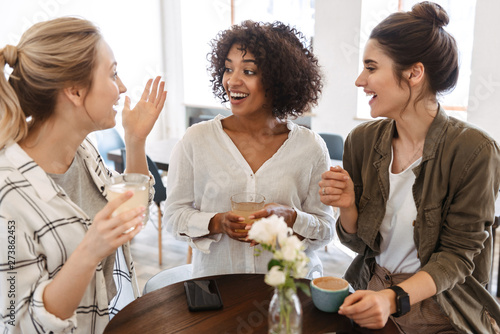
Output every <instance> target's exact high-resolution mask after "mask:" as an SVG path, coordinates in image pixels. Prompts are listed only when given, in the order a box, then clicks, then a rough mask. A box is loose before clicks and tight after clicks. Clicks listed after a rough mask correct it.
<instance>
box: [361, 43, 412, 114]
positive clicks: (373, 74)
mask: <svg viewBox="0 0 500 334" xmlns="http://www.w3.org/2000/svg"><path fill="white" fill-rule="evenodd" d="M363 65H364V68H363V71H361V73H360V74H359V76H358V78H357V79H356V82H355V84H356V86H358V87H362V88H363V90H364V92H365V93H366V95H367V96H372V98H371V99H370V101H369V104H370V107H371V116H372V117H374V118H376V117H389V118H393V119H394V118H395V117H398V115H400V113H401V111H402V110H403V109H404V108H405V106H406V105H407V102H408V98H409V96H410V90H409V88H408V87H405V86H404V85H401V84H400V83H399V81H398V78H397V77H396V75H395V73H394V61H393V60H392V59H391V58H390V57H389V56H387V54H385V53H384V52H383V50H382V48H381V47H380V45H379V44H378V42H377V41H376V40H374V39H370V40H368V42H367V43H366V47H365V52H364V55H363Z"/></svg>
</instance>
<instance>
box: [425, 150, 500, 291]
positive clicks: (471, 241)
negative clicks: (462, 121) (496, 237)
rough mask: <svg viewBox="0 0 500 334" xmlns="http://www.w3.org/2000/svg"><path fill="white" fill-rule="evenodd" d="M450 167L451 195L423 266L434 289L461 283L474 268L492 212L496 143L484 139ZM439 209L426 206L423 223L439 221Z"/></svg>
mask: <svg viewBox="0 0 500 334" xmlns="http://www.w3.org/2000/svg"><path fill="white" fill-rule="evenodd" d="M465 147H466V145H462V146H461V148H460V150H462V151H464V150H466V148H465ZM451 168H452V170H451V175H452V176H453V178H454V179H453V180H454V182H453V183H450V192H451V193H452V196H451V198H448V199H447V200H448V201H450V204H449V209H448V210H447V212H444V217H443V224H442V228H441V232H440V234H439V242H438V248H437V249H436V251H434V252H433V253H432V255H431V256H430V258H429V261H428V262H427V263H426V264H425V266H423V267H422V270H423V271H426V272H427V273H429V274H430V275H431V277H432V278H433V279H434V282H435V284H436V287H437V293H440V292H442V291H444V290H448V289H451V288H453V287H454V286H455V285H456V284H461V283H464V282H465V279H466V278H467V277H468V276H470V275H472V273H473V271H474V270H475V265H474V258H475V257H476V256H477V255H478V254H479V253H480V252H481V251H482V250H483V248H484V242H485V241H486V239H487V238H488V236H489V234H488V232H487V231H488V229H489V227H490V226H491V225H492V224H493V220H494V216H495V199H496V197H497V195H498V188H499V182H500V150H499V147H498V145H497V144H496V143H495V142H494V141H489V140H488V141H483V143H481V144H480V145H478V146H477V147H475V149H474V150H472V151H471V154H469V155H468V159H467V160H465V161H464V163H456V164H453V165H452V167H451ZM455 184H456V185H455ZM441 211H442V208H441V207H436V208H434V209H433V208H429V209H427V210H426V212H425V220H426V223H428V224H437V223H439V222H440V221H441V219H442V218H441V215H442V212H441ZM422 237H425V236H422Z"/></svg>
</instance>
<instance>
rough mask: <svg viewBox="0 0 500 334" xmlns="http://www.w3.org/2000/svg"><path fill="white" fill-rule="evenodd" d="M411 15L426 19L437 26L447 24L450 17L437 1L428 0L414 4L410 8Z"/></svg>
mask: <svg viewBox="0 0 500 334" xmlns="http://www.w3.org/2000/svg"><path fill="white" fill-rule="evenodd" d="M410 14H411V15H413V16H415V17H418V18H421V19H424V20H427V21H429V22H431V23H432V24H434V25H436V26H437V27H438V28H440V27H444V26H446V25H448V23H449V22H450V18H449V17H448V14H447V13H446V11H445V10H444V9H443V7H441V6H440V5H438V4H437V3H434V2H430V1H423V2H420V3H417V4H415V5H414V6H413V7H412V8H411V12H410Z"/></svg>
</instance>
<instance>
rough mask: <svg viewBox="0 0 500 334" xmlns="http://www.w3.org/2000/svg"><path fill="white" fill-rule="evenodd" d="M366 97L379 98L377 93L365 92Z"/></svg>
mask: <svg viewBox="0 0 500 334" xmlns="http://www.w3.org/2000/svg"><path fill="white" fill-rule="evenodd" d="M365 94H366V96H377V94H375V93H368V92H365Z"/></svg>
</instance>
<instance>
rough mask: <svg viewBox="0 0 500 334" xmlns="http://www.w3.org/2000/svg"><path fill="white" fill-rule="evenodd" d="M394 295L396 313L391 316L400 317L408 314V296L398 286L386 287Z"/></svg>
mask: <svg viewBox="0 0 500 334" xmlns="http://www.w3.org/2000/svg"><path fill="white" fill-rule="evenodd" d="M388 289H391V290H392V291H394V292H395V293H396V308H397V311H396V312H395V313H393V314H391V315H392V316H393V317H400V316H402V315H405V314H406V313H408V312H410V296H409V295H408V293H406V291H405V290H403V289H402V288H401V287H400V286H397V285H393V286H390V287H388Z"/></svg>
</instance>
